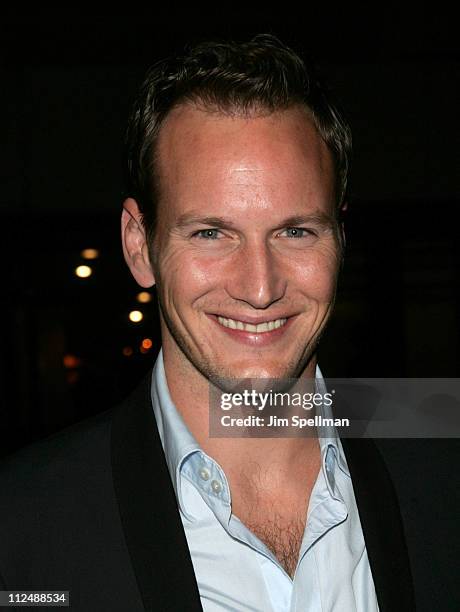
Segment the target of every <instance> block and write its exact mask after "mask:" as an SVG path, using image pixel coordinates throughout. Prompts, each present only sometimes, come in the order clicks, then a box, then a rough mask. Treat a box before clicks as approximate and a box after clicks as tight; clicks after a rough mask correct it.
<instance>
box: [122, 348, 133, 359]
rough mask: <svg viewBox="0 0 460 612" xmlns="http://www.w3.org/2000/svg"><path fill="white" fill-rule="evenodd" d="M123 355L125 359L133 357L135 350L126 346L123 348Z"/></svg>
mask: <svg viewBox="0 0 460 612" xmlns="http://www.w3.org/2000/svg"><path fill="white" fill-rule="evenodd" d="M122 353H123V355H124V356H125V357H131V355H132V354H133V349H132V348H131V347H130V346H125V347H124V348H123V351H122Z"/></svg>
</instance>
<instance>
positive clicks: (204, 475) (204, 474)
mask: <svg viewBox="0 0 460 612" xmlns="http://www.w3.org/2000/svg"><path fill="white" fill-rule="evenodd" d="M210 476H211V474H210V473H209V470H208V468H205V467H204V468H201V470H200V477H201V478H202V479H203V480H209V477H210Z"/></svg>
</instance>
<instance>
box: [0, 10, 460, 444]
mask: <svg viewBox="0 0 460 612" xmlns="http://www.w3.org/2000/svg"><path fill="white" fill-rule="evenodd" d="M223 13H225V11H223V10H222V9H221V8H214V9H213V10H211V11H209V10H208V11H207V12H206V11H204V10H198V9H197V10H193V11H192V10H191V9H188V11H186V12H184V11H183V10H182V9H179V8H178V9H177V11H176V10H175V9H174V7H172V6H171V9H170V11H169V12H168V13H164V14H156V13H154V12H153V11H152V13H151V14H144V15H139V14H136V16H134V15H124V16H118V17H117V16H114V15H111V16H110V17H108V16H107V15H102V14H101V15H93V16H92V17H86V18H84V17H82V16H78V15H73V16H70V15H67V16H59V15H56V14H55V13H54V14H52V15H49V16H47V15H46V14H43V13H41V14H40V15H37V16H33V15H30V14H27V15H21V16H19V15H17V14H16V15H9V16H6V17H5V18H4V20H3V22H2V26H1V28H2V31H1V34H2V44H3V49H2V58H3V65H2V75H1V83H2V92H3V93H2V95H1V111H2V112H1V114H0V116H1V121H2V124H3V125H2V134H3V137H2V141H1V151H0V154H1V161H2V163H1V165H0V169H1V185H2V188H1V192H0V223H1V228H2V232H1V248H2V264H3V265H2V274H1V285H0V288H1V306H2V315H1V320H0V393H1V397H2V416H1V418H2V423H3V425H4V426H5V431H7V432H8V433H7V435H6V436H5V437H4V440H3V452H8V451H10V450H13V449H14V448H16V447H17V446H20V445H22V444H24V443H26V442H28V441H30V440H32V439H34V438H36V437H40V436H43V435H46V434H48V433H49V432H51V431H54V430H56V429H60V428H61V427H63V426H65V425H66V424H68V423H71V422H73V421H75V420H79V419H81V418H84V417H85V416H87V415H89V414H92V413H94V412H96V411H99V410H103V409H105V408H106V407H107V406H110V405H111V404H112V403H114V402H116V401H118V400H119V399H120V398H122V397H123V396H124V395H126V393H128V392H129V390H130V389H131V388H132V387H133V386H134V385H135V383H136V382H137V380H138V379H139V377H140V376H142V374H143V372H144V371H146V370H147V369H148V368H149V367H150V365H151V364H152V361H153V359H154V356H155V354H156V352H157V350H158V348H159V344H160V340H159V337H158V328H157V316H156V312H155V307H154V306H153V303H154V302H153V303H152V304H149V305H146V306H145V307H144V308H143V311H144V314H145V317H144V320H143V322H142V323H140V324H137V325H135V324H132V323H130V322H129V320H128V317H127V315H128V313H129V311H130V310H131V309H133V308H135V307H136V306H137V307H139V304H136V300H135V296H136V294H137V292H138V288H137V286H136V285H135V283H134V281H133V280H132V279H131V278H130V275H129V273H128V270H127V268H126V266H125V264H124V263H123V261H122V256H121V248H120V245H119V213H120V208H121V203H122V199H123V182H122V163H121V150H122V142H123V135H124V129H125V124H126V118H127V115H128V112H129V108H130V105H131V104H132V102H133V99H134V96H135V92H136V88H137V86H138V85H139V83H140V81H141V79H142V77H143V74H144V72H145V70H146V69H147V67H148V66H149V65H150V64H151V63H153V61H155V60H156V59H157V58H159V57H162V56H164V55H165V54H167V53H169V52H170V51H173V50H175V49H178V48H182V47H183V45H184V44H186V43H189V42H194V41H197V40H200V39H201V38H203V37H216V36H226V37H228V36H232V37H234V38H237V39H240V38H246V37H248V36H250V35H253V34H255V33H257V32H263V31H265V32H267V31H268V32H272V33H274V34H277V35H278V36H280V37H281V38H282V39H283V40H284V41H286V42H287V43H288V44H290V45H291V46H293V47H295V48H296V49H297V50H299V51H301V52H303V53H304V54H305V55H306V56H307V57H313V59H314V60H315V61H316V63H317V65H318V66H319V68H320V71H321V73H322V74H323V76H324V78H325V79H326V81H327V82H328V83H329V84H330V86H331V89H332V90H333V92H334V93H335V96H336V98H338V100H339V102H340V103H341V105H342V106H343V108H344V110H345V113H346V115H347V116H348V118H349V121H350V123H351V126H352V129H353V134H354V161H353V175H352V201H351V206H350V211H349V216H348V220H347V228H346V229H347V238H348V246H347V259H346V265H345V268H344V272H343V275H342V280H341V285H340V290H339V295H338V303H337V308H336V312H335V315H334V318H333V320H332V321H331V324H330V328H329V330H328V333H327V335H326V337H325V338H324V341H323V343H322V346H321V350H320V364H321V366H322V369H323V370H324V372H325V373H326V374H327V375H329V376H358V377H366V376H382V377H386V376H394V377H397V376H401V377H404V376H411V377H418V376H433V377H438V376H441V377H442V376H458V374H459V369H460V368H459V365H460V350H459V345H460V328H459V323H458V316H457V314H458V311H459V300H460V293H459V287H460V285H459V282H458V278H459V267H460V247H459V240H458V229H457V221H456V219H457V210H458V206H459V202H460V183H459V180H458V171H457V168H458V165H459V163H458V162H459V149H460V142H459V140H460V139H459V128H458V117H457V116H458V102H459V100H458V83H459V80H458V77H459V44H458V42H457V41H458V36H457V31H456V28H455V23H454V21H453V20H451V19H450V18H449V16H448V15H446V14H443V13H441V12H439V13H436V12H435V11H431V12H429V13H423V12H422V11H421V10H420V9H419V12H418V13H416V14H414V13H411V14H410V15H407V16H405V15H403V14H401V13H400V12H399V13H395V12H394V11H391V10H390V9H389V8H387V9H386V10H385V11H384V10H383V9H382V11H381V12H380V13H379V14H371V13H368V14H366V13H362V12H361V13H359V14H358V13H357V12H356V13H353V12H349V11H344V10H343V11H342V12H339V13H337V12H334V13H333V14H331V13H330V12H329V13H328V12H326V11H316V12H315V11H312V10H310V11H307V13H306V15H305V16H304V17H300V16H299V15H282V13H281V11H280V10H279V9H278V10H277V11H274V10H272V12H270V11H269V10H268V9H267V8H264V9H263V10H256V9H251V10H245V11H244V12H241V14H240V13H238V11H237V10H236V9H233V12H231V11H230V13H229V14H223ZM88 247H93V248H97V249H99V251H100V257H99V258H98V259H97V260H96V261H95V262H93V264H94V265H93V270H94V272H93V275H92V276H91V277H90V278H88V279H79V278H77V277H76V276H75V274H74V269H75V267H76V266H77V265H79V264H81V263H85V262H84V261H83V260H82V258H81V255H80V252H81V250H82V249H84V248H88ZM147 337H148V338H151V339H152V341H153V345H152V348H151V349H150V350H148V351H147V352H144V353H141V352H140V351H139V346H140V342H141V341H142V339H143V338H147ZM126 347H131V349H132V355H130V356H125V355H123V353H122V351H123V348H126ZM66 356H67V358H66Z"/></svg>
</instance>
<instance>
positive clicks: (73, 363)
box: [62, 354, 81, 369]
mask: <svg viewBox="0 0 460 612" xmlns="http://www.w3.org/2000/svg"><path fill="white" fill-rule="evenodd" d="M62 362H63V363H64V367H65V368H68V369H70V368H78V366H79V365H80V364H81V359H79V358H78V357H76V356H75V355H70V354H69V355H64V358H63V360H62Z"/></svg>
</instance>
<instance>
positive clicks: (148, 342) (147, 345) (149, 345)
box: [141, 338, 153, 351]
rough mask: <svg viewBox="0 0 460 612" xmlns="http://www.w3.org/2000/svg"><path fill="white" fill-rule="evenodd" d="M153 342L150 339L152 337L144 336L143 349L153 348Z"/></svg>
mask: <svg viewBox="0 0 460 612" xmlns="http://www.w3.org/2000/svg"><path fill="white" fill-rule="evenodd" d="M152 345H153V342H152V341H151V340H150V338H144V339H143V340H142V343H141V346H142V348H143V349H145V350H146V351H148V350H149V349H151V348H152Z"/></svg>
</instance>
